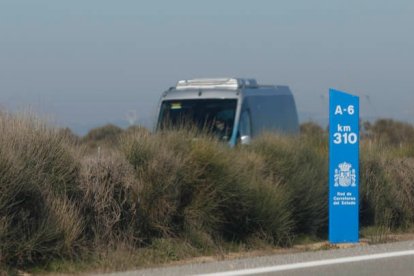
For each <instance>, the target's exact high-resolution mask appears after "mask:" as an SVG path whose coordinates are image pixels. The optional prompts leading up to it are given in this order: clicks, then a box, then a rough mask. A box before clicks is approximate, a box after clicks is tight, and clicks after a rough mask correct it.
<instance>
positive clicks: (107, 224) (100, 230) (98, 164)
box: [80, 153, 136, 247]
mask: <svg viewBox="0 0 414 276" xmlns="http://www.w3.org/2000/svg"><path fill="white" fill-rule="evenodd" d="M80 183H81V184H80V188H81V190H82V192H83V199H82V203H81V209H82V212H83V216H84V217H85V222H86V229H85V233H84V234H85V236H86V237H87V238H88V240H89V241H92V242H93V245H94V246H95V247H106V246H108V245H109V244H113V243H117V242H119V241H122V240H125V239H128V238H131V237H130V236H129V235H130V231H131V228H132V227H133V226H132V225H131V224H133V216H134V208H135V205H136V203H135V198H134V197H133V194H132V188H131V187H132V186H133V185H134V183H135V180H134V175H133V170H132V168H131V166H130V165H129V163H128V162H127V161H126V160H125V158H123V157H122V156H119V154H116V153H108V154H105V155H103V156H89V157H85V158H84V159H83V161H82V169H81V174H80Z"/></svg>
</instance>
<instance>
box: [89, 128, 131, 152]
mask: <svg viewBox="0 0 414 276" xmlns="http://www.w3.org/2000/svg"><path fill="white" fill-rule="evenodd" d="M123 132H124V131H123V130H122V128H120V127H118V126H115V125H112V124H107V125H105V126H102V127H97V128H94V129H91V130H90V131H89V132H88V134H86V135H85V136H84V137H83V138H82V142H83V143H86V144H87V145H88V146H89V147H90V148H95V147H97V146H102V145H103V146H107V147H114V146H116V145H117V144H118V139H119V136H120V135H121V134H122V133H123Z"/></svg>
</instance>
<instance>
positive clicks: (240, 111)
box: [157, 78, 299, 146]
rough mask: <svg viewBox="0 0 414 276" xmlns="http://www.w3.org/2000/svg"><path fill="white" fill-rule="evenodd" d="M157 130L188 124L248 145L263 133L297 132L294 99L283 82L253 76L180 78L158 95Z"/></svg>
mask: <svg viewBox="0 0 414 276" xmlns="http://www.w3.org/2000/svg"><path fill="white" fill-rule="evenodd" d="M158 114H159V116H158V121H157V129H164V128H171V127H177V126H179V125H180V124H183V123H191V124H193V125H195V126H197V127H198V128H207V129H209V130H211V132H212V133H213V134H214V135H216V136H217V137H218V138H219V139H220V140H223V141H226V142H228V143H229V144H230V146H234V145H236V144H237V143H241V144H248V143H250V140H251V139H252V138H254V137H257V136H258V135H260V134H261V133H263V132H276V133H282V134H297V133H299V122H298V115H297V111H296V105H295V100H294V98H293V95H292V92H291V91H290V89H289V87H288V86H274V85H259V84H258V83H257V81H256V80H254V79H241V78H220V79H192V80H181V81H179V82H178V83H177V85H176V86H175V87H171V88H170V89H169V90H167V91H165V92H164V93H163V94H162V96H161V99H160V103H159V112H158Z"/></svg>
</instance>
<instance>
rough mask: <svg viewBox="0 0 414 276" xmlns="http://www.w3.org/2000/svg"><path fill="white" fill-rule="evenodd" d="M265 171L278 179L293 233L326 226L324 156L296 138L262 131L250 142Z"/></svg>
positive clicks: (325, 169)
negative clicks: (266, 133)
mask: <svg viewBox="0 0 414 276" xmlns="http://www.w3.org/2000/svg"><path fill="white" fill-rule="evenodd" d="M252 150H253V151H254V152H257V153H258V154H260V155H262V156H263V158H264V159H265V162H266V164H267V168H268V174H269V176H271V177H275V178H276V181H280V182H281V183H282V185H283V187H285V188H286V190H287V191H288V195H287V197H288V198H289V200H290V202H289V205H290V209H291V210H292V216H293V218H294V221H295V225H294V230H295V233H298V234H300V233H306V234H311V235H312V234H317V233H321V232H325V231H324V230H326V226H327V199H328V184H327V183H328V170H327V165H328V163H327V158H326V156H321V155H320V154H319V152H318V151H317V148H316V149H315V148H313V147H310V146H309V145H308V144H306V143H302V141H301V140H300V139H298V138H293V137H277V136H273V135H264V136H262V137H260V138H259V139H257V140H256V141H255V142H254V143H253V144H252Z"/></svg>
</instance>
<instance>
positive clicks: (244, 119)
mask: <svg viewBox="0 0 414 276" xmlns="http://www.w3.org/2000/svg"><path fill="white" fill-rule="evenodd" d="M239 131H240V136H250V137H251V136H252V126H251V121H250V111H249V110H243V112H242V114H241V115H240V128H239Z"/></svg>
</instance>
